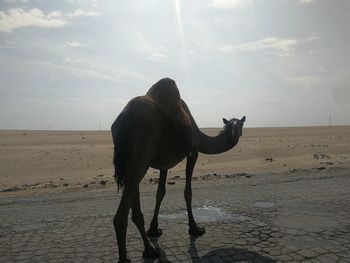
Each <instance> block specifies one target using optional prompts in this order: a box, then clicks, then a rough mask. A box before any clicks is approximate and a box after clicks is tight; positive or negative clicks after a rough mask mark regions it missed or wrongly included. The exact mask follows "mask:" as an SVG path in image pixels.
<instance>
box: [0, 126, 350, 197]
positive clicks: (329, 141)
mask: <svg viewBox="0 0 350 263" xmlns="http://www.w3.org/2000/svg"><path fill="white" fill-rule="evenodd" d="M219 130H220V129H203V131H204V132H205V133H207V134H209V135H216V134H217V133H218V131H219ZM112 151H113V143H112V139H111V135H110V132H109V131H0V191H1V192H18V191H17V190H31V191H37V190H39V189H45V190H52V189H53V188H57V189H66V190H71V189H77V188H78V189H80V188H98V187H101V186H103V185H105V184H112V183H113V178H112V175H113V165H112ZM349 167H350V126H338V127H303V128H246V129H244V132H243V136H242V138H241V140H240V142H239V144H238V145H237V146H236V147H235V148H233V149H232V150H230V151H228V152H226V153H223V154H218V155H204V154H200V156H199V159H198V161H197V164H196V168H195V172H194V177H195V179H198V178H200V179H206V178H209V177H215V176H216V177H221V176H222V177H235V176H251V175H257V174H266V173H277V174H278V173H295V172H298V171H304V172H305V171H318V170H325V169H335V168H349ZM184 168H185V163H184V162H182V163H180V164H179V165H177V166H176V167H175V168H174V169H172V170H171V171H170V173H169V179H168V180H169V181H176V180H181V179H182V178H183V177H184ZM157 177H158V172H157V171H156V170H153V169H150V170H149V171H148V173H147V176H146V177H145V180H144V182H146V183H149V182H154V181H155V178H157ZM21 192H22V191H21Z"/></svg>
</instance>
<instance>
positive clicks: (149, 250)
mask: <svg viewBox="0 0 350 263" xmlns="http://www.w3.org/2000/svg"><path fill="white" fill-rule="evenodd" d="M223 122H224V128H223V130H222V131H221V132H220V133H219V134H218V135H217V136H215V137H210V136H207V135H205V134H204V133H202V132H201V131H200V130H199V128H198V126H197V124H196V122H195V120H194V119H193V117H192V114H191V112H190V110H189V108H188V107H187V105H186V103H185V102H184V101H183V100H182V99H181V98H180V93H179V90H178V88H177V86H176V83H175V81H174V80H172V79H170V78H163V79H161V80H159V81H158V82H157V83H155V84H154V85H153V86H152V87H151V88H150V89H149V91H148V92H147V93H146V95H144V96H139V97H136V98H134V99H132V100H131V101H129V103H128V104H127V105H126V106H125V108H124V109H123V111H122V112H121V113H120V114H119V115H118V117H117V119H116V120H115V121H114V123H113V125H112V127H111V131H112V137H113V143H114V158H113V163H114V166H115V180H116V182H117V185H118V189H119V188H122V189H123V192H122V196H121V199H120V203H119V207H118V209H117V212H116V214H115V216H114V219H113V224H114V229H115V233H116V238H117V243H118V250H119V262H130V260H129V259H128V258H127V253H126V230H127V224H128V214H129V210H130V209H131V211H132V217H131V219H132V221H133V222H134V223H135V225H136V227H137V228H138V230H139V232H140V234H141V237H142V240H143V243H144V247H145V250H144V251H143V257H144V258H156V257H158V256H159V252H158V251H157V250H156V249H155V248H154V247H153V245H151V243H150V241H149V240H148V237H147V235H148V236H154V237H159V236H160V235H161V234H162V230H161V229H159V228H158V213H159V209H160V204H161V202H162V200H163V198H164V195H165V183H166V177H167V171H168V170H169V169H171V168H172V167H174V166H175V165H176V164H178V163H179V162H181V161H182V160H183V159H184V158H186V159H187V163H186V185H185V190H184V197H185V201H186V206H187V213H188V225H189V234H190V235H193V236H201V235H203V234H204V233H205V229H204V228H203V227H200V226H198V225H197V223H196V222H195V220H194V217H193V213H192V187H191V178H192V173H193V169H194V166H195V164H196V160H197V157H198V153H199V152H201V153H205V154H218V153H222V152H225V151H228V150H230V149H231V148H233V147H234V146H235V145H236V144H237V143H238V141H239V138H240V136H241V135H242V128H243V123H244V122H245V116H244V117H243V118H242V119H235V118H233V119H231V120H227V119H225V118H223ZM149 167H152V168H155V169H158V170H159V171H160V179H159V185H158V189H157V194H156V206H155V210H154V216H153V219H152V221H151V224H150V228H149V230H148V231H147V233H146V231H145V226H144V217H143V214H142V211H141V207H140V192H139V183H140V182H141V180H142V178H143V177H144V176H145V174H146V172H147V170H148V168H149Z"/></svg>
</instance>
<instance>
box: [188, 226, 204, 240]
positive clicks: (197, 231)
mask: <svg viewBox="0 0 350 263" xmlns="http://www.w3.org/2000/svg"><path fill="white" fill-rule="evenodd" d="M188 233H189V234H190V235H191V236H197V237H199V236H202V235H204V233H205V228H204V227H200V226H196V227H194V228H190V229H189V230H188Z"/></svg>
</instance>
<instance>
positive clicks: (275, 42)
mask: <svg viewBox="0 0 350 263" xmlns="http://www.w3.org/2000/svg"><path fill="white" fill-rule="evenodd" d="M298 44H299V41H298V40H296V39H281V38H277V37H269V38H264V39H260V40H257V41H252V42H247V43H243V44H238V45H233V44H229V45H225V46H223V47H221V48H220V50H221V51H223V52H229V53H231V52H239V51H246V52H261V51H262V52H267V53H274V54H277V55H279V56H288V55H289V54H290V52H292V51H293V50H294V48H295V46H296V45H298Z"/></svg>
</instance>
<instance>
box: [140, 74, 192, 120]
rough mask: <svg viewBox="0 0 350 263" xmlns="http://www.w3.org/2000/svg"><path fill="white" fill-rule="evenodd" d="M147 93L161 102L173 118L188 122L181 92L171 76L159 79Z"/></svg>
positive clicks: (161, 105)
mask: <svg viewBox="0 0 350 263" xmlns="http://www.w3.org/2000/svg"><path fill="white" fill-rule="evenodd" d="M146 95H147V96H149V97H151V98H152V99H153V100H154V101H155V102H156V103H157V104H159V105H160V107H161V108H162V109H163V110H164V111H165V113H166V114H167V115H168V116H169V117H170V118H171V119H173V120H175V121H179V122H186V123H188V116H187V113H186V112H185V110H184V109H183V107H182V100H181V98H180V92H179V89H178V88H177V86H176V83H175V81H174V80H172V79H170V78H163V79H161V80H159V81H158V82H156V83H155V84H154V85H153V86H152V87H151V88H150V89H149V90H148V92H147V94H146Z"/></svg>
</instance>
